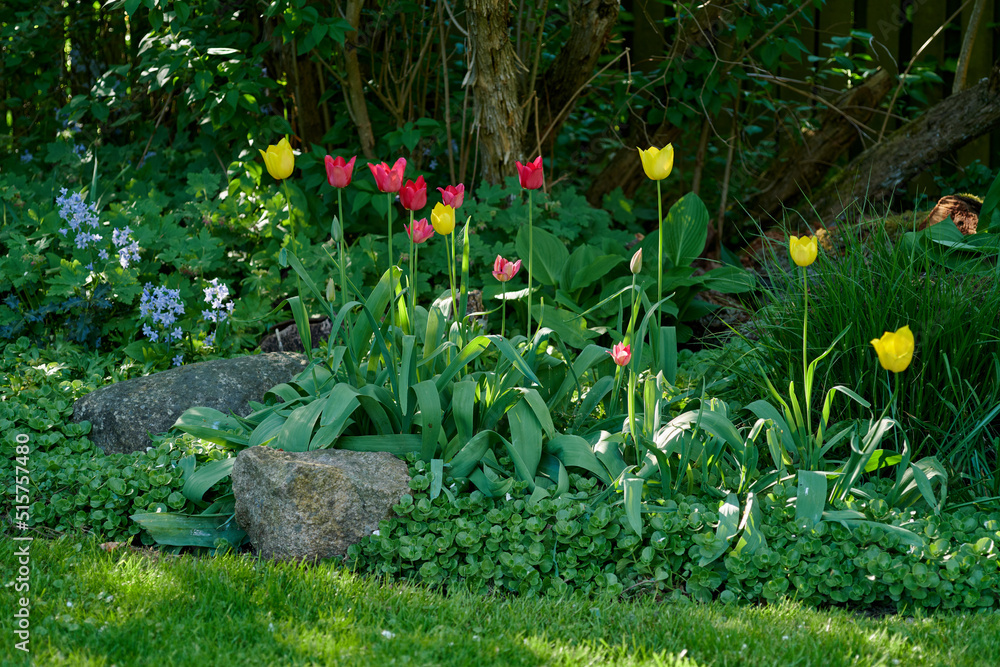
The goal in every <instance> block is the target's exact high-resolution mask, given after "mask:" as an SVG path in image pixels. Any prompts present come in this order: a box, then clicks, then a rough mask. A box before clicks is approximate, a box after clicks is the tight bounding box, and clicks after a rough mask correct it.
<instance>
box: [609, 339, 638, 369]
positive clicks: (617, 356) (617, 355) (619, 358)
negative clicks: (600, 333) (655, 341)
mask: <svg viewBox="0 0 1000 667" xmlns="http://www.w3.org/2000/svg"><path fill="white" fill-rule="evenodd" d="M608 354H610V355H611V358H612V359H614V360H615V363H616V364H618V365H619V366H624V365H626V364H627V363H628V362H629V361H631V359H632V346H631V345H625V344H624V343H618V344H617V345H615V346H614V347H613V348H611V349H610V350H608Z"/></svg>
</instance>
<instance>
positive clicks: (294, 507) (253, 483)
mask: <svg viewBox="0 0 1000 667" xmlns="http://www.w3.org/2000/svg"><path fill="white" fill-rule="evenodd" d="M232 480H233V494H234V495H235V497H236V523H237V524H238V525H239V527H240V528H242V529H243V530H245V531H246V533H247V536H248V537H249V538H250V542H251V544H253V546H254V548H255V549H256V551H257V553H258V554H259V555H260V556H262V557H264V558H273V559H276V560H295V561H301V560H314V559H317V558H330V557H333V556H342V555H344V554H346V553H347V548H348V547H349V546H351V545H352V544H357V543H358V542H360V541H361V538H362V537H364V536H365V535H371V534H372V532H373V531H374V530H376V529H377V528H378V523H379V521H381V520H382V519H385V518H387V517H388V516H389V515H390V513H391V511H392V506H393V505H395V504H396V503H398V502H399V501H400V499H401V498H402V497H403V496H405V495H406V494H408V493H409V492H410V475H409V473H408V472H407V468H406V463H404V462H403V461H401V460H399V459H397V458H396V457H395V456H393V455H392V454H389V453H387V452H351V451H347V450H343V449H317V450H314V451H311V452H284V451H281V450H280V449H274V448H272V447H250V448H249V449H244V450H243V451H241V452H240V453H239V456H237V458H236V463H235V464H234V465H233V473H232Z"/></svg>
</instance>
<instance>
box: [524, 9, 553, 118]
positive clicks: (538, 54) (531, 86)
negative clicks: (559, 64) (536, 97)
mask: <svg viewBox="0 0 1000 667" xmlns="http://www.w3.org/2000/svg"><path fill="white" fill-rule="evenodd" d="M548 11H549V0H545V4H544V5H542V20H541V22H539V24H538V40H537V41H536V42H535V59H534V60H533V61H532V63H531V75H530V76H529V77H528V87H527V88H525V90H526V91H527V92H529V93H531V94H534V92H535V80H536V79H537V78H538V63H539V62H540V61H541V59H542V38H543V37H544V36H545V35H544V31H545V17H546V16H547V15H548ZM529 115H530V112H529V111H525V112H524V124H525V125H527V123H528V116H529ZM535 122H536V123H537V122H538V110H537V106H536V110H535Z"/></svg>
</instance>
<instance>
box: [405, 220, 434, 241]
mask: <svg viewBox="0 0 1000 667" xmlns="http://www.w3.org/2000/svg"><path fill="white" fill-rule="evenodd" d="M403 229H405V230H406V235H407V236H409V237H410V239H411V240H412V241H413V242H414V243H423V242H424V241H426V240H427V239H429V238H430V237H432V236H434V227H432V226H431V225H430V223H428V222H427V218H421V219H420V220H414V221H413V226H412V227H410V226H408V225H405V224H404V225H403Z"/></svg>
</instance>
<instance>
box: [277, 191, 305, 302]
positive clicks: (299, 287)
mask: <svg viewBox="0 0 1000 667" xmlns="http://www.w3.org/2000/svg"><path fill="white" fill-rule="evenodd" d="M281 185H282V187H284V189H285V202H286V203H287V204H288V234H289V236H290V238H289V241H288V245H290V246H291V248H292V252H293V253H294V252H295V248H296V247H297V245H298V244H297V243H296V242H295V222H294V219H293V218H292V198H291V197H290V196H289V195H288V179H282V181H281ZM295 293H296V294H298V295H300V296H301V295H302V284H301V282H300V281H299V274H298V273H296V274H295Z"/></svg>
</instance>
